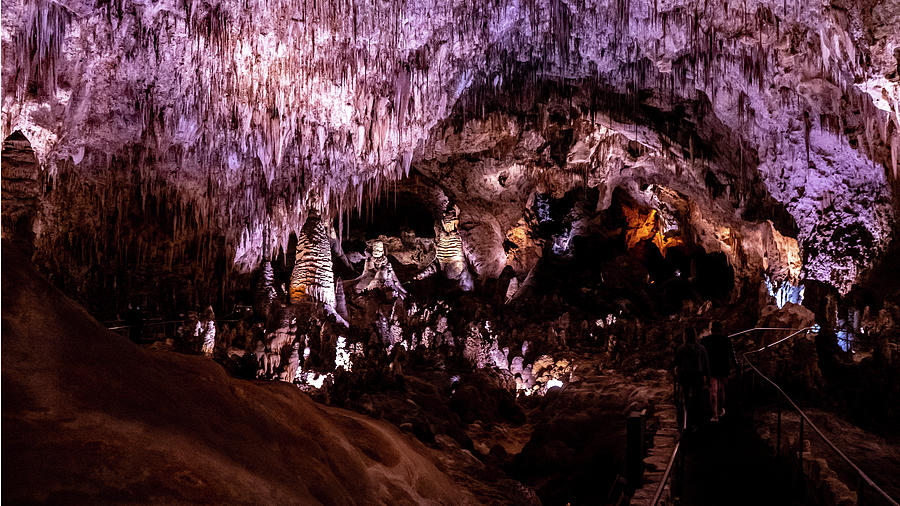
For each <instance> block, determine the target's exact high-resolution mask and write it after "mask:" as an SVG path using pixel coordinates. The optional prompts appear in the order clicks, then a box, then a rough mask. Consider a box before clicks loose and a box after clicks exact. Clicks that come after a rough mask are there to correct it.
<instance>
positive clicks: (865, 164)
mask: <svg viewBox="0 0 900 506" xmlns="http://www.w3.org/2000/svg"><path fill="white" fill-rule="evenodd" d="M3 7H4V8H3V12H2V23H3V30H2V44H3V53H4V59H3V116H2V129H3V132H2V133H3V135H4V137H6V136H8V135H10V134H11V133H13V132H15V131H21V132H22V133H24V134H25V136H26V137H27V138H28V140H29V142H30V143H31V145H32V147H33V148H34V150H35V154H36V156H37V159H38V161H39V163H40V166H41V170H42V171H43V173H44V174H45V175H46V178H47V180H48V181H50V182H51V184H50V185H49V186H51V187H52V188H59V187H60V185H61V184H63V183H65V184H70V185H76V186H78V187H79V188H82V190H79V191H81V193H78V192H74V191H72V190H68V191H66V192H65V195H67V198H68V199H69V200H68V201H66V202H65V205H63V204H62V200H61V197H60V198H57V199H56V200H54V199H52V198H50V199H46V202H47V203H45V204H44V207H45V208H44V209H42V213H43V214H44V218H43V221H42V225H41V227H40V230H39V231H38V236H39V238H38V244H44V248H45V249H46V248H50V247H51V245H54V244H59V241H60V240H62V239H60V237H62V236H71V235H72V230H64V231H60V229H61V228H66V227H68V225H66V226H63V225H62V224H64V223H76V222H77V223H78V227H81V228H80V229H79V230H81V231H82V232H84V234H87V235H90V234H91V233H92V232H94V233H97V231H99V230H102V231H103V233H104V234H107V236H108V235H109V233H108V230H109V229H115V228H116V227H117V223H119V222H120V219H121V216H120V215H121V214H122V213H119V215H117V216H118V217H112V218H109V217H107V218H95V217H94V216H95V215H96V214H97V213H93V212H92V209H93V208H96V206H115V205H117V203H121V202H122V199H123V197H121V196H120V195H118V193H117V192H118V191H119V189H120V188H121V186H122V182H123V181H126V182H135V181H136V182H138V183H139V185H140V187H141V188H142V189H143V190H142V191H143V193H142V195H143V196H142V199H143V200H149V201H151V202H156V205H162V206H169V207H170V208H172V209H176V211H173V212H170V213H168V214H167V216H168V218H167V219H171V220H172V221H173V224H172V228H173V230H174V232H172V233H173V234H174V235H175V236H177V235H178V234H179V233H181V234H182V235H189V234H199V233H201V232H202V231H215V233H216V235H217V236H219V237H221V240H220V241H212V240H208V241H205V242H204V241H200V243H201V244H202V246H197V247H198V248H207V249H212V248H218V249H222V250H224V252H225V253H224V254H225V256H226V257H227V259H228V261H229V262H231V263H233V264H234V265H236V266H237V267H238V268H240V269H248V270H249V269H252V268H255V267H256V266H257V265H258V264H259V261H260V260H262V259H263V258H267V257H270V256H272V255H273V254H274V252H275V251H277V250H281V249H284V248H286V246H287V242H288V238H289V236H290V233H291V232H293V231H296V230H298V229H299V228H300V226H301V225H302V223H303V222H304V220H305V217H306V215H307V213H308V210H309V209H311V208H318V209H319V210H321V211H323V212H325V213H326V214H327V215H330V216H332V217H337V216H341V215H343V214H345V213H347V212H349V211H350V210H352V209H356V210H358V209H361V208H365V207H366V206H370V205H371V203H372V201H373V200H375V199H377V198H378V197H379V196H380V195H382V194H383V192H384V191H385V190H389V189H390V188H391V187H396V186H397V185H402V184H403V183H402V181H403V180H404V179H405V178H407V176H408V175H409V174H410V173H411V172H415V173H416V174H417V175H418V176H417V177H419V176H421V177H423V178H426V180H428V181H430V182H431V183H433V185H435V186H437V187H439V188H440V192H439V193H441V198H444V199H449V200H454V201H458V203H459V205H460V209H461V212H462V215H461V222H462V223H463V225H464V227H463V230H464V232H465V233H467V234H470V236H471V237H472V238H473V239H474V240H469V241H467V247H468V248H469V249H470V250H472V251H470V252H469V255H470V256H472V257H473V258H475V261H474V264H475V267H476V270H477V271H478V273H479V274H481V275H491V276H496V275H497V274H498V273H499V271H500V270H501V269H502V268H503V266H504V265H505V263H508V262H510V259H509V258H508V256H504V254H505V252H503V251H501V250H500V249H499V247H498V244H502V243H503V242H504V241H506V240H508V239H509V238H510V237H513V236H515V234H516V232H515V230H516V228H517V227H519V226H522V220H523V219H524V218H523V216H524V214H523V213H524V212H525V210H526V208H528V207H529V205H530V204H529V199H532V200H533V198H534V197H533V195H534V194H535V193H541V194H550V195H554V196H556V197H560V196H562V195H564V194H565V193H566V192H568V191H570V190H572V189H574V188H577V187H579V186H580V187H583V188H590V189H593V190H594V191H596V192H597V198H596V208H597V209H599V210H602V209H604V208H605V207H607V206H609V203H610V199H611V198H612V195H613V192H614V190H615V189H616V188H623V189H625V190H626V191H627V192H628V193H629V194H630V195H631V196H632V198H635V199H637V200H639V201H641V202H642V203H643V204H645V205H647V206H650V207H655V208H657V209H658V210H659V212H660V213H664V212H665V211H664V210H662V209H661V208H663V207H665V208H667V209H674V208H678V209H680V211H679V213H681V214H682V219H685V220H687V221H688V222H690V225H691V226H690V228H691V230H692V233H693V234H694V235H695V236H696V237H695V238H694V239H695V240H696V241H697V242H698V243H700V244H701V245H703V246H704V247H705V248H707V249H712V250H717V251H724V252H726V253H727V254H729V255H730V257H732V259H733V261H735V262H737V260H734V258H736V257H737V256H740V255H738V253H737V252H736V251H734V250H735V248H736V246H735V244H734V240H733V236H734V235H736V234H737V235H740V236H741V237H742V238H743V239H742V240H744V241H749V242H750V243H752V244H757V245H763V246H758V247H761V248H763V249H765V248H766V246H764V244H767V243H771V244H774V245H775V246H773V248H774V249H778V250H784V251H783V255H781V256H783V257H784V259H783V260H781V261H780V268H781V269H782V270H783V271H785V272H789V274H784V273H783V275H784V276H786V277H791V278H798V277H799V276H800V274H798V272H797V271H798V270H799V265H798V263H799V259H796V258H794V257H795V256H796V253H790V252H787V250H790V249H791V248H790V247H789V246H784V244H785V243H786V242H789V241H790V240H793V238H795V239H796V240H797V241H798V244H799V249H800V251H802V254H803V256H804V262H803V269H804V272H803V277H805V278H807V279H813V280H819V281H824V282H827V283H830V284H832V285H833V286H835V287H836V288H838V289H839V290H840V291H842V292H846V291H847V290H849V288H850V287H851V286H852V284H853V283H854V282H855V281H856V280H857V278H858V277H859V275H860V273H861V271H862V270H863V269H865V268H866V267H868V266H869V265H870V264H871V263H872V262H873V261H874V259H875V258H877V257H878V255H879V253H880V252H881V251H883V250H884V249H885V248H886V246H887V243H888V242H889V240H890V238H891V235H892V229H893V215H894V210H895V208H896V205H895V204H894V202H896V201H897V199H896V198H895V197H894V195H895V192H896V190H895V188H896V187H897V185H896V183H895V181H896V178H897V176H898V156H900V92H898V85H897V82H898V81H897V79H898V76H897V73H898V70H900V69H898V68H897V67H898V65H900V63H898V57H897V55H896V54H895V53H897V51H896V50H895V48H897V47H898V45H900V33H898V30H897V29H896V26H895V25H894V26H893V28H892V26H891V25H892V20H896V19H898V15H900V6H898V4H897V2H895V1H890V0H889V1H884V2H877V1H869V2H861V3H854V2H840V1H833V2H830V3H828V2H826V3H822V2H799V1H794V0H790V1H787V2H783V1H777V2H772V1H754V0H748V1H745V2H740V3H737V2H724V1H719V0H711V1H706V2H700V1H693V0H691V1H689V0H669V1H666V0H653V1H650V0H610V1H604V0H580V1H561V0H550V1H543V0H529V1H515V0H500V1H493V2H471V1H444V0H441V1H428V0H408V1H404V2H389V1H378V0H375V1H343V0H327V1H311V0H310V1H299V0H270V1H267V2H256V1H251V0H242V1H228V0H223V1H196V0H193V1H192V0H186V1H185V0H181V1H177V2H176V1H126V0H106V1H103V0H98V1H96V2H90V1H79V0H60V1H48V0H18V1H16V0H14V1H10V2H6V3H5V4H4V6H3ZM54 184H55V185H54ZM57 191H61V190H57ZM78 195H81V196H82V197H78ZM147 195H151V196H152V197H153V198H150V197H148V196H147ZM661 203H662V204H661ZM67 213H68V214H69V215H72V216H75V215H77V217H75V218H73V217H72V216H68V217H66V216H63V215H66V214H67ZM767 220H769V221H771V222H772V225H768V224H767ZM73 226H74V225H73ZM181 229H184V230H183V231H182V232H179V230H181ZM198 231H200V232H198ZM117 234H118V233H117ZM751 236H752V237H755V238H751ZM105 237H106V236H105ZM112 237H113V238H112V239H110V240H109V241H107V242H112V243H115V241H116V240H118V239H116V238H118V237H119V236H118V235H113V236H112ZM513 238H514V237H513ZM748 238H751V239H748ZM176 242H177V241H176ZM97 248H101V246H97ZM744 249H747V246H746V245H745V246H744ZM794 249H796V246H794ZM757 253H759V252H757ZM202 256H203V255H202V254H198V257H202ZM768 256H769V255H768V253H759V254H758V255H757V257H759V259H758V261H759V262H764V261H766V262H768V261H769V260H768V258H767V257H768ZM788 257H790V258H788ZM523 262H524V264H529V263H530V262H531V261H523ZM750 262H751V263H752V261H750ZM524 264H523V266H522V268H523V269H524V268H526V267H527V265H524ZM793 281H796V279H794V280H793Z"/></svg>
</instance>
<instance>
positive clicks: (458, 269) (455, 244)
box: [416, 206, 473, 290]
mask: <svg viewBox="0 0 900 506" xmlns="http://www.w3.org/2000/svg"><path fill="white" fill-rule="evenodd" d="M435 236H436V237H437V240H436V241H435V248H436V251H435V263H434V264H432V265H431V266H429V267H428V268H426V269H425V270H424V271H422V272H421V273H419V274H418V275H417V276H416V279H425V278H427V277H429V276H432V275H434V274H435V273H436V272H437V271H440V272H442V273H443V274H444V275H445V276H446V277H447V278H448V279H452V280H456V281H458V282H459V286H460V287H461V288H462V289H463V290H471V289H472V286H473V281H472V274H471V273H470V272H469V268H468V264H467V263H466V256H465V252H464V251H463V241H462V237H460V234H459V208H458V207H456V206H453V207H449V208H447V210H446V211H444V214H443V215H442V216H441V223H440V227H435Z"/></svg>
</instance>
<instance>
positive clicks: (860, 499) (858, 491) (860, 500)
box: [856, 475, 866, 506]
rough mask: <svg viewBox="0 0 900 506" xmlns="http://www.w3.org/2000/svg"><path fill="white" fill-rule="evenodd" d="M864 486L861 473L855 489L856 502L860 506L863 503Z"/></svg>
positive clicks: (864, 482) (864, 481)
mask: <svg viewBox="0 0 900 506" xmlns="http://www.w3.org/2000/svg"><path fill="white" fill-rule="evenodd" d="M865 486H866V480H864V479H863V477H862V475H859V487H857V489H856V504H857V506H862V503H863V487H865Z"/></svg>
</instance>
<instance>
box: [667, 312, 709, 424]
mask: <svg viewBox="0 0 900 506" xmlns="http://www.w3.org/2000/svg"><path fill="white" fill-rule="evenodd" d="M675 377H676V379H677V381H678V383H679V385H680V386H681V391H682V397H683V402H684V413H685V427H690V429H691V430H696V429H697V428H698V427H699V423H697V421H698V420H699V419H700V418H701V416H702V410H703V404H704V403H703V402H702V401H700V399H701V398H702V397H703V388H704V387H705V386H706V385H707V384H708V382H709V357H708V356H707V354H706V349H704V348H703V346H702V345H700V344H699V343H697V331H696V330H694V328H693V327H688V328H686V329H684V344H682V345H681V346H679V347H678V350H677V351H676V352H675Z"/></svg>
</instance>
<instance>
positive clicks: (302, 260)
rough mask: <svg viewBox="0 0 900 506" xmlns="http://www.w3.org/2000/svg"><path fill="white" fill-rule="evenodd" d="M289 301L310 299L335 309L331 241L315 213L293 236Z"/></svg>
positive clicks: (312, 213)
mask: <svg viewBox="0 0 900 506" xmlns="http://www.w3.org/2000/svg"><path fill="white" fill-rule="evenodd" d="M290 300H291V302H300V301H304V300H313V301H316V302H322V303H324V304H326V305H327V306H329V307H332V308H334V306H335V291H334V270H333V265H332V260H331V242H330V238H329V236H328V232H327V231H326V229H325V224H324V223H323V221H322V218H321V217H320V216H319V214H318V213H317V212H315V211H313V212H311V213H310V215H309V217H307V219H306V222H305V223H304V224H303V228H302V229H301V230H300V233H299V235H298V237H297V247H296V249H295V254H294V268H293V271H291V281H290Z"/></svg>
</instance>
